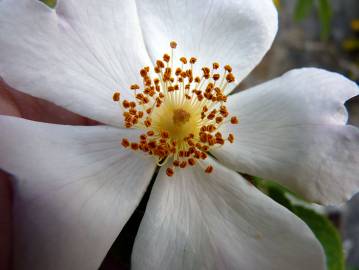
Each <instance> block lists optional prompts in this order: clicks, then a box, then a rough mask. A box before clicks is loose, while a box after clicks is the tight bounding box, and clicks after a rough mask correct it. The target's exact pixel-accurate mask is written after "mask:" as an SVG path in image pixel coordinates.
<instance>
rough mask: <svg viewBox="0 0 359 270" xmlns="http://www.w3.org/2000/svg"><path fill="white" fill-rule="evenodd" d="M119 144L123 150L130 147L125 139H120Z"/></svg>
mask: <svg viewBox="0 0 359 270" xmlns="http://www.w3.org/2000/svg"><path fill="white" fill-rule="evenodd" d="M121 144H122V146H123V147H125V148H127V147H129V146H130V142H129V141H128V140H127V139H126V138H124V139H122V142H121Z"/></svg>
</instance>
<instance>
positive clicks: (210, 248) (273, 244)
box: [132, 161, 325, 270]
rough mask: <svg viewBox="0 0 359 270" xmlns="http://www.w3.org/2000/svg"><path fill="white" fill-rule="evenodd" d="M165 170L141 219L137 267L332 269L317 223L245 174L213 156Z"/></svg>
mask: <svg viewBox="0 0 359 270" xmlns="http://www.w3.org/2000/svg"><path fill="white" fill-rule="evenodd" d="M210 163H211V164H212V165H213V166H214V172H213V173H212V174H209V175H208V174H206V173H204V172H203V169H201V168H200V167H199V166H196V167H194V168H188V169H187V168H186V169H184V170H178V171H176V172H175V175H174V176H173V177H172V178H168V177H167V176H166V174H165V170H164V169H161V171H160V173H159V176H158V179H157V180H156V182H155V184H154V187H153V190H152V193H151V196H150V200H149V203H148V205H147V209H146V213H145V216H144V219H143V220H142V223H141V225H140V229H139V232H138V234H137V238H136V241H135V246H134V251H133V255H132V264H133V265H132V266H133V269H135V270H137V269H171V270H182V269H245V270H257V269H267V270H270V269H273V270H274V269H298V270H299V269H301V270H302V269H307V270H319V269H325V259H324V255H323V250H322V248H321V246H320V244H319V242H318V241H317V240H316V239H315V237H314V235H313V234H312V232H311V231H310V230H309V228H308V227H307V226H306V225H305V224H304V223H303V221H301V220H300V219H299V218H297V217H296V216H295V215H293V214H292V213H291V212H289V211H288V210H287V209H285V208H284V207H282V206H280V205H278V204H277V203H275V202H274V201H272V200H271V199H270V198H269V197H267V196H265V195H264V194H263V193H261V192H260V191H258V190H257V189H256V188H255V187H254V186H252V185H251V184H249V183H248V182H247V181H246V180H244V179H243V178H242V177H241V176H240V175H239V174H237V173H235V172H234V171H231V170H229V169H227V168H226V167H224V166H222V165H220V164H218V163H216V162H215V161H210Z"/></svg>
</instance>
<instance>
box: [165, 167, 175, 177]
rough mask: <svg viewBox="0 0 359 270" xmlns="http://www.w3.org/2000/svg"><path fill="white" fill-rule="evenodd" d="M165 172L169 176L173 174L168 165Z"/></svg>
mask: <svg viewBox="0 0 359 270" xmlns="http://www.w3.org/2000/svg"><path fill="white" fill-rule="evenodd" d="M166 174H167V175H168V176H169V177H171V176H173V174H174V172H173V169H172V168H170V167H168V168H167V170H166Z"/></svg>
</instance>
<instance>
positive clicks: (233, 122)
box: [231, 116, 238, 125]
mask: <svg viewBox="0 0 359 270" xmlns="http://www.w3.org/2000/svg"><path fill="white" fill-rule="evenodd" d="M231 124H234V125H235V124H238V119H237V117H235V116H232V117H231Z"/></svg>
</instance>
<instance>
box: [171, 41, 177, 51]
mask: <svg viewBox="0 0 359 270" xmlns="http://www.w3.org/2000/svg"><path fill="white" fill-rule="evenodd" d="M170 47H171V48H172V49H176V47H177V43H176V41H171V42H170Z"/></svg>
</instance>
